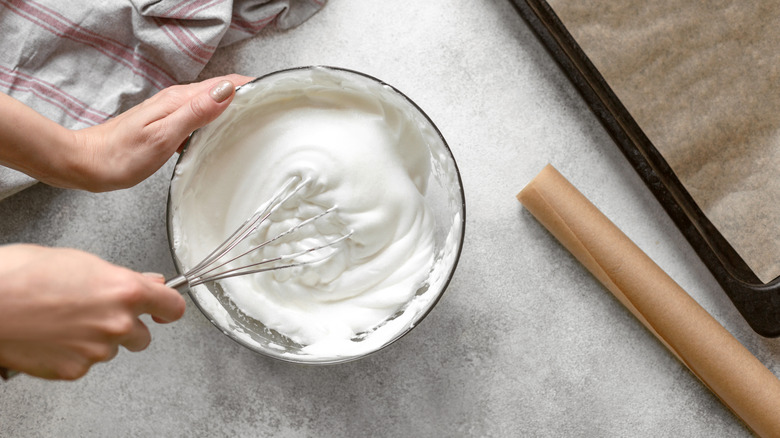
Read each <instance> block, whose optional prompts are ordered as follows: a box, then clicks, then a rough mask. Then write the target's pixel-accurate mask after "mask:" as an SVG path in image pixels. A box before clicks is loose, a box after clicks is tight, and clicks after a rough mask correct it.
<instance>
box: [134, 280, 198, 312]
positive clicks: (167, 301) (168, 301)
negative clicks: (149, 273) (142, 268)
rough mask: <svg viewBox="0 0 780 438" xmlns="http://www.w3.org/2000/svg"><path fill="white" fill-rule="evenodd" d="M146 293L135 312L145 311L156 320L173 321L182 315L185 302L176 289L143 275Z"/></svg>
mask: <svg viewBox="0 0 780 438" xmlns="http://www.w3.org/2000/svg"><path fill="white" fill-rule="evenodd" d="M144 279H145V280H146V286H147V288H148V293H146V294H144V299H143V300H142V301H140V302H139V307H138V308H137V310H136V311H137V313H138V314H141V313H147V314H149V315H151V316H152V317H153V318H155V321H157V322H173V321H176V320H178V319H179V318H181V317H182V315H184V309H185V307H186V304H185V302H184V298H183V297H182V296H181V294H180V293H179V292H178V291H177V290H176V289H172V288H170V287H167V286H165V284H162V283H158V282H157V281H155V280H154V279H149V278H148V277H144Z"/></svg>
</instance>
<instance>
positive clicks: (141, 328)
mask: <svg viewBox="0 0 780 438" xmlns="http://www.w3.org/2000/svg"><path fill="white" fill-rule="evenodd" d="M151 342H152V335H151V333H149V328H148V327H147V326H146V324H144V323H143V322H141V320H140V319H138V318H134V321H133V329H132V330H131V331H130V333H129V334H127V336H125V337H124V338H123V339H122V340H120V342H119V344H120V345H122V346H123V347H125V348H127V349H128V350H130V351H141V350H144V349H146V347H148V346H149V344H150V343H151Z"/></svg>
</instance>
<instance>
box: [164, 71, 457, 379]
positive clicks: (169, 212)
mask: <svg viewBox="0 0 780 438" xmlns="http://www.w3.org/2000/svg"><path fill="white" fill-rule="evenodd" d="M314 69H323V70H332V71H335V72H342V73H347V74H353V75H357V76H362V77H363V78H365V79H369V80H371V81H373V82H376V83H377V84H379V85H381V86H383V87H387V88H389V89H390V90H392V91H393V92H394V93H396V94H398V95H399V96H400V97H401V98H403V99H404V100H405V101H406V102H407V103H409V104H411V105H412V107H414V109H415V110H417V111H418V112H419V113H420V115H422V116H423V117H424V118H425V120H426V121H427V122H428V124H429V125H430V127H432V128H433V130H434V132H435V133H436V135H437V136H438V138H439V140H440V141H441V143H442V145H443V146H444V149H445V150H446V151H447V153H448V154H449V159H450V161H451V163H452V165H453V167H454V169H455V175H456V177H457V182H458V192H459V194H460V216H461V217H460V230H461V232H460V235H459V236H458V242H457V250H456V252H455V256H454V259H453V263H452V266H451V267H450V269H449V272H447V278H446V280H445V281H444V283H443V284H442V286H441V291H440V292H439V293H437V294H436V296H435V297H433V299H431V301H430V302H429V303H428V304H427V308H426V309H425V311H424V312H421V313H420V314H419V315H417V316H416V317H415V318H414V319H413V320H411V321H410V323H409V324H408V326H407V327H406V328H405V329H404V330H401V331H399V332H398V333H397V334H396V335H395V336H393V337H392V338H390V339H389V340H387V341H386V342H385V343H383V344H382V345H381V346H380V347H378V348H375V349H373V350H371V351H368V352H365V353H362V354H358V355H352V356H337V357H329V358H326V359H322V360H312V361H307V360H301V359H300V356H292V357H290V356H285V355H281V354H273V353H272V352H271V351H267V350H262V349H259V348H257V346H255V345H251V344H249V343H248V342H247V341H245V340H244V339H242V338H241V337H239V336H236V335H235V333H233V332H232V331H230V330H227V329H226V328H224V327H221V326H220V325H219V324H217V322H216V321H215V319H214V318H213V317H212V316H211V314H210V313H209V312H208V311H206V309H204V307H203V306H202V305H201V303H200V302H199V300H198V299H197V297H196V296H195V295H194V294H192V293H191V290H190V289H189V286H187V288H186V294H187V295H188V296H189V297H190V299H191V301H192V302H193V303H194V304H195V306H196V307H197V308H198V310H199V311H200V313H201V314H202V315H203V316H205V317H206V319H208V320H209V322H210V323H211V324H212V325H214V326H215V327H216V328H217V329H219V330H220V331H221V332H222V333H223V334H224V335H225V336H227V337H228V338H229V339H232V340H233V341H234V342H236V343H238V344H239V345H241V346H243V347H245V348H247V349H248V350H250V351H252V352H254V353H256V354H259V355H261V356H264V357H269V358H273V359H277V360H280V361H283V362H288V363H295V364H300V365H312V366H317V365H335V364H341V363H348V362H353V361H356V360H359V359H362V358H365V357H368V356H371V355H373V354H375V353H377V352H379V351H381V350H384V349H385V348H387V347H388V346H390V345H391V344H394V343H395V342H396V341H398V340H399V339H401V338H403V337H404V336H406V335H407V334H408V333H410V332H411V331H412V329H413V328H415V327H417V326H418V325H419V324H420V323H421V322H422V321H423V320H424V319H425V318H426V317H427V316H428V315H429V314H430V313H431V311H433V308H434V307H436V306H437V305H438V303H439V301H440V300H441V298H442V296H443V295H444V293H445V292H446V291H447V289H448V288H449V285H450V283H451V282H452V278H453V276H454V275H455V271H456V268H457V266H458V263H459V261H460V256H461V253H462V251H463V244H464V242H465V236H466V194H465V190H464V187H463V179H462V177H461V173H460V168H459V167H458V163H457V161H456V160H455V156H454V155H453V153H452V149H451V148H450V145H449V143H447V140H446V139H445V138H444V135H442V133H441V131H440V130H439V127H438V126H436V124H435V123H434V122H433V120H432V119H431V118H430V117H429V116H428V114H427V113H426V112H425V111H424V110H423V109H422V108H421V107H420V106H419V105H417V103H416V102H415V101H414V100H412V99H411V98H409V96H407V95H406V94H404V93H403V92H401V91H400V90H398V89H397V88H395V87H394V86H392V85H390V84H388V83H386V82H385V81H383V80H381V79H378V78H376V77H374V76H372V75H369V74H366V73H363V72H359V71H357V70H352V69H349V68H343V67H334V66H329V65H305V66H298V67H291V68H285V69H281V70H275V71H272V72H270V73H266V74H264V75H261V76H258V77H256V78H254V79H252V80H251V81H249V82H247V83H245V84H242V85H239V86H237V87H236V93H239V92H241V90H242V89H244V88H246V87H247V86H248V85H251V84H254V83H257V82H260V81H263V80H266V79H268V78H271V77H273V76H276V75H280V74H287V73H291V72H295V71H302V70H314ZM206 126H208V125H206ZM199 131H200V129H196V130H195V131H193V132H192V133H191V134H190V135H189V136H188V137H187V140H186V141H185V143H184V147H183V148H182V151H181V153H180V154H179V157H178V158H177V159H176V164H175V165H174V169H173V172H172V174H171V177H170V181H169V184H168V196H167V200H166V212H165V227H166V233H167V236H168V249H169V250H170V252H171V257H172V258H173V262H174V267H175V269H176V274H177V275H183V271H182V268H181V263H180V261H179V258H178V257H177V256H176V251H175V249H174V240H173V232H172V228H171V227H172V225H171V220H172V217H173V207H172V199H171V192H172V188H173V183H174V180H175V179H176V175H177V172H176V170H177V169H178V168H179V164H180V163H181V161H182V159H183V157H184V156H185V154H186V153H187V149H188V148H189V146H190V144H191V143H192V141H193V138H196V136H197V134H198V132H199ZM182 293H185V292H182Z"/></svg>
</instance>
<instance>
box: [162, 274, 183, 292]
mask: <svg viewBox="0 0 780 438" xmlns="http://www.w3.org/2000/svg"><path fill="white" fill-rule="evenodd" d="M187 284H188V282H187V277H185V276H183V275H179V276H178V277H174V278H171V279H170V280H168V281H166V282H165V285H166V286H168V287H171V288H174V289H179V288H181V287H182V286H186V285H187Z"/></svg>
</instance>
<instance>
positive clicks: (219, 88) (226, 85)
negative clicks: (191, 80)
mask: <svg viewBox="0 0 780 438" xmlns="http://www.w3.org/2000/svg"><path fill="white" fill-rule="evenodd" d="M235 88H236V86H235V85H233V83H232V82H230V81H227V80H225V81H219V82H218V83H217V85H214V87H212V88H211V90H209V96H211V98H212V99H214V102H217V103H220V102H224V101H225V99H227V98H228V97H230V95H231V94H233V90H234V89H235Z"/></svg>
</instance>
